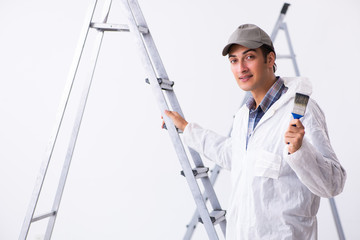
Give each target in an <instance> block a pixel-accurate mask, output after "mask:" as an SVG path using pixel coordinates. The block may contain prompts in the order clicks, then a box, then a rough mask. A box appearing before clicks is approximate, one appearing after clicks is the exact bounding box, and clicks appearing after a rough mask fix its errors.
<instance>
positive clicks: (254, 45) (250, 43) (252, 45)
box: [222, 41, 263, 56]
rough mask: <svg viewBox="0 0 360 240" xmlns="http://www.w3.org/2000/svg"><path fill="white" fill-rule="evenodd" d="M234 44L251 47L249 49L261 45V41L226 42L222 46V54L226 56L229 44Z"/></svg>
mask: <svg viewBox="0 0 360 240" xmlns="http://www.w3.org/2000/svg"><path fill="white" fill-rule="evenodd" d="M234 44H236V45H241V46H244V47H247V48H251V49H255V48H258V47H261V45H263V43H259V42H254V41H243V42H232V43H228V44H227V45H226V46H225V47H224V49H223V51H222V55H223V56H226V55H227V54H228V53H229V50H230V48H231V46H232V45H234Z"/></svg>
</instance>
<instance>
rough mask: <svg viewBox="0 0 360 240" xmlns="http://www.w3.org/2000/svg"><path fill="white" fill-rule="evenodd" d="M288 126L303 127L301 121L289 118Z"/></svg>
mask: <svg viewBox="0 0 360 240" xmlns="http://www.w3.org/2000/svg"><path fill="white" fill-rule="evenodd" d="M290 126H293V127H297V128H304V125H303V124H302V123H301V121H300V120H299V119H293V120H291V121H290Z"/></svg>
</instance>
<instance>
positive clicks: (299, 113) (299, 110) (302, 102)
mask: <svg viewBox="0 0 360 240" xmlns="http://www.w3.org/2000/svg"><path fill="white" fill-rule="evenodd" d="M308 102H309V96H308V95H305V94H301V93H296V95H295V100H294V109H293V111H292V113H291V114H292V115H293V117H294V119H300V118H302V117H303V116H304V115H305V110H306V106H307V104H308ZM292 126H293V127H296V124H294V125H292ZM288 144H289V143H288ZM288 155H290V153H289V152H288Z"/></svg>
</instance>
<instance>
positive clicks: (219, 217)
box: [199, 210, 226, 225]
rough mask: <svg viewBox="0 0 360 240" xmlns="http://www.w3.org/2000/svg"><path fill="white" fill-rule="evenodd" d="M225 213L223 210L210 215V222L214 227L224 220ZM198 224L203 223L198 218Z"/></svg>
mask: <svg viewBox="0 0 360 240" xmlns="http://www.w3.org/2000/svg"><path fill="white" fill-rule="evenodd" d="M225 215H226V211H225V210H214V211H212V212H211V213H210V219H211V222H212V223H213V224H214V225H215V224H218V223H219V222H221V221H224V220H225ZM199 222H201V223H203V221H202V219H201V218H200V217H199Z"/></svg>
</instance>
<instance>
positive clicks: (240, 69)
mask: <svg viewBox="0 0 360 240" xmlns="http://www.w3.org/2000/svg"><path fill="white" fill-rule="evenodd" d="M247 71H248V68H247V65H246V63H245V61H243V60H240V61H239V65H238V72H239V73H245V72H247Z"/></svg>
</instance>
